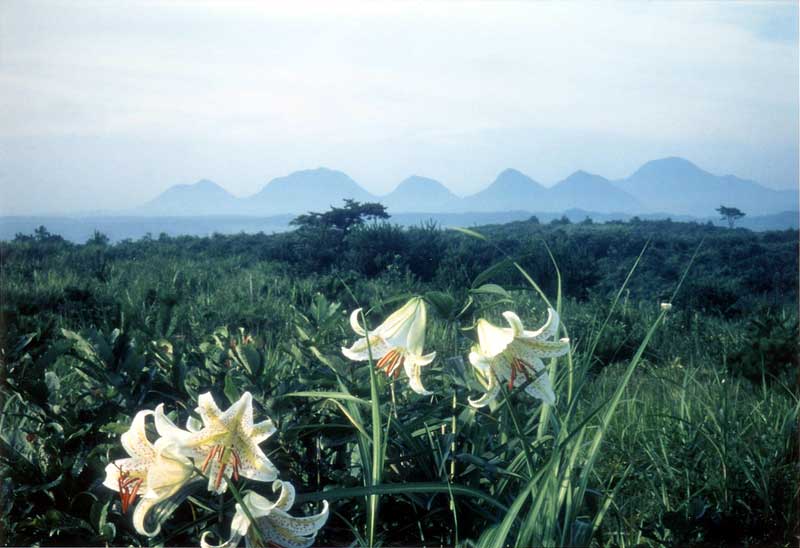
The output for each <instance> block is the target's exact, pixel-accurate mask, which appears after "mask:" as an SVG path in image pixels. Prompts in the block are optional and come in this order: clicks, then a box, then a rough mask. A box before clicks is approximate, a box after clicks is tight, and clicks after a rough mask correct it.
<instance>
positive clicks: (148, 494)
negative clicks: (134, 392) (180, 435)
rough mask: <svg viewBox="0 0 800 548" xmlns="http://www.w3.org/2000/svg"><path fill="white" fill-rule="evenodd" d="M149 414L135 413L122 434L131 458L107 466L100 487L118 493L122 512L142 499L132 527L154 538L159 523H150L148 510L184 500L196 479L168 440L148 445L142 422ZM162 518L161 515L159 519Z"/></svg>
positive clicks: (188, 462)
mask: <svg viewBox="0 0 800 548" xmlns="http://www.w3.org/2000/svg"><path fill="white" fill-rule="evenodd" d="M149 415H153V412H152V411H140V412H138V413H137V414H136V416H135V417H134V418H133V423H132V424H131V428H130V429H129V430H128V431H127V432H125V433H124V434H122V439H121V441H122V446H123V447H124V448H125V451H126V452H127V453H128V455H130V457H129V458H125V459H118V460H115V461H114V462H112V463H110V464H109V465H108V466H106V478H105V480H104V481H103V485H105V486H106V487H108V488H109V489H113V490H114V491H117V492H119V496H120V500H121V502H122V512H123V513H126V512H127V511H128V509H129V508H130V507H131V505H132V504H133V503H134V502H135V501H136V499H137V497H141V500H140V501H139V503H138V504H137V505H136V508H135V510H134V512H133V525H134V527H135V528H136V531H137V532H138V533H139V534H142V535H147V536H153V535H156V534H158V531H159V530H160V522H159V518H156V519H155V521H153V516H152V515H151V511H152V510H153V509H155V508H157V507H162V506H165V505H167V504H168V503H175V501H176V500H178V502H179V500H182V499H183V498H185V497H186V496H187V495H188V488H189V487H190V485H191V484H192V483H194V481H195V480H197V479H199V477H198V476H196V475H194V466H193V465H192V462H191V461H190V460H189V459H187V458H186V457H183V456H182V455H180V453H179V450H178V449H177V448H176V447H175V445H174V444H172V443H170V442H169V440H164V439H163V438H162V439H159V440H157V441H156V442H155V443H151V442H150V440H148V439H147V434H146V430H145V419H146V418H147V417H148V416H149ZM165 517H166V516H160V518H161V519H162V520H163V518H165Z"/></svg>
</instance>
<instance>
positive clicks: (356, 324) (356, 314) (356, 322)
mask: <svg viewBox="0 0 800 548" xmlns="http://www.w3.org/2000/svg"><path fill="white" fill-rule="evenodd" d="M360 319H361V309H360V308H356V309H355V310H353V311H352V312H351V313H350V327H352V328H353V331H355V333H356V335H358V336H359V337H366V336H367V331H366V330H365V329H364V327H362V325H361V322H360Z"/></svg>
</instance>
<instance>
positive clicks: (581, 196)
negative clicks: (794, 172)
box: [127, 158, 799, 217]
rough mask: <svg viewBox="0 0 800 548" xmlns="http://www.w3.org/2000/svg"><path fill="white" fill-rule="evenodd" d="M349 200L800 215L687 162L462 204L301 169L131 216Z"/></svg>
mask: <svg viewBox="0 0 800 548" xmlns="http://www.w3.org/2000/svg"><path fill="white" fill-rule="evenodd" d="M345 198H351V199H354V200H357V201H362V202H363V201H373V202H381V203H383V204H384V205H386V206H387V208H388V210H389V212H390V213H393V214H394V213H467V212H476V213H477V212H502V211H512V210H521V211H531V212H533V211H540V212H563V211H566V210H569V209H583V210H586V211H593V212H597V213H627V214H648V213H667V214H672V215H691V216H696V217H706V216H709V215H713V214H714V210H715V208H717V207H719V206H720V205H726V206H730V207H738V208H740V209H742V210H743V211H745V212H746V213H747V214H748V215H751V216H753V215H769V214H775V213H781V212H784V211H793V210H797V209H798V199H799V198H798V192H797V191H794V190H773V189H770V188H767V187H764V186H762V185H759V184H758V183H756V182H754V181H748V180H745V179H740V178H738V177H735V176H733V175H724V176H719V175H713V174H711V173H708V172H707V171H704V170H702V169H700V168H699V167H697V166H696V165H694V164H692V163H691V162H689V161H688V160H684V159H682V158H664V159H661V160H653V161H651V162H648V163H646V164H644V165H643V166H642V167H640V168H639V169H638V170H637V171H636V172H634V173H633V174H632V175H631V176H629V177H627V178H625V179H621V180H617V181H611V180H608V179H606V178H604V177H602V176H600V175H596V174H592V173H586V172H585V171H576V172H575V173H573V174H572V175H570V176H569V177H567V178H566V179H564V180H562V181H559V182H557V183H556V184H554V185H553V186H551V187H546V186H544V185H543V184H541V183H539V182H537V181H535V180H533V179H531V178H530V177H528V176H527V175H525V174H524V173H522V172H520V171H517V170H515V169H506V170H504V171H502V172H501V173H500V174H499V175H498V176H497V178H496V179H495V180H494V181H493V182H492V183H491V184H489V185H488V186H487V187H486V188H484V189H483V190H481V191H480V192H477V193H475V194H472V195H470V196H465V197H463V198H459V197H458V196H456V195H455V194H453V193H452V192H451V191H450V190H449V189H448V188H447V187H446V186H445V185H444V184H442V183H441V182H439V181H436V180H433V179H428V178H425V177H419V176H412V177H409V178H407V179H405V180H404V181H402V182H401V183H400V184H399V185H398V186H397V187H396V188H395V190H393V191H392V192H391V193H389V194H387V195H384V196H376V195H374V194H371V193H369V192H368V191H366V190H365V189H364V188H362V187H361V186H360V185H359V184H358V183H357V182H356V181H354V180H353V179H351V178H350V177H349V176H348V175H346V174H345V173H342V172H340V171H334V170H331V169H327V168H318V169H310V170H303V171H297V172H294V173H292V174H290V175H287V176H285V177H278V178H276V179H273V180H272V181H270V182H269V183H267V184H266V185H265V186H264V187H263V188H262V189H261V191H260V192H258V193H256V194H254V195H252V196H249V197H246V198H236V197H234V196H233V195H231V194H229V193H228V192H227V191H225V190H224V189H223V188H222V187H220V186H219V185H217V184H215V183H212V182H210V181H206V180H203V181H200V182H198V183H195V184H194V185H176V186H173V187H170V188H169V189H167V190H166V191H165V192H163V193H162V194H161V195H159V196H158V197H156V198H155V199H153V200H152V201H150V202H148V203H146V204H144V205H143V206H141V207H139V208H136V209H135V210H133V211H129V212H127V213H129V214H136V215H169V216H183V215H188V216H196V215H214V214H218V215H232V214H241V215H281V214H297V213H304V212H306V211H320V210H326V209H328V208H329V207H330V206H331V205H337V204H340V203H341V201H342V200H343V199H345Z"/></svg>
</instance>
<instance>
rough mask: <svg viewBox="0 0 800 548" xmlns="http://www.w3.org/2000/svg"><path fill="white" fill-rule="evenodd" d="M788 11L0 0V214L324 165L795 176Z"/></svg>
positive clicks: (791, 6)
mask: <svg viewBox="0 0 800 548" xmlns="http://www.w3.org/2000/svg"><path fill="white" fill-rule="evenodd" d="M797 18H798V9H797V4H796V3H795V2H792V1H787V2H768V1H758V2H752V3H748V2H713V3H712V2H709V3H700V2H663V3H657V2H653V3H650V2H648V3H644V2H642V3H635V2H625V3H622V2H619V3H591V4H590V3H579V2H572V3H561V4H555V3H524V2H518V3H497V2H492V3H488V2H487V3H467V2H439V3H428V4H422V3H413V2H402V3H401V2H396V3H378V4H375V3H370V4H366V3H344V2H335V3H327V4H323V3H318V4H304V3H293V5H292V7H287V6H283V5H281V4H278V3H275V4H268V3H262V2H259V3H246V2H236V1H233V2H194V1H192V2H189V1H187V2H180V1H173V2H164V1H151V2H124V3H122V2H120V3H115V2H105V1H103V2H27V1H26V2H15V1H11V0H4V1H3V2H2V3H0V213H6V214H22V213H47V212H56V211H67V212H75V211H85V210H100V209H120V208H126V207H130V206H132V205H137V204H138V203H141V202H144V201H146V200H148V199H150V198H152V197H153V196H155V195H156V194H157V193H158V192H160V191H161V190H163V189H165V188H166V187H168V186H169V185H172V184H176V183H188V182H194V181H196V180H198V179H201V178H210V179H212V180H215V181H217V182H218V183H220V184H221V185H222V186H224V187H225V188H227V189H228V190H230V191H231V192H233V193H234V194H236V195H239V196H245V195H248V194H252V193H254V192H256V191H257V190H259V189H260V188H261V187H262V186H263V185H264V184H265V183H266V182H267V181H268V180H270V179H271V178H273V177H277V176H281V175H285V174H287V173H289V172H291V171H294V170H297V169H305V168H313V167H317V166H320V165H324V166H327V167H331V168H334V169H341V170H343V171H345V172H347V173H348V174H350V175H351V176H352V177H353V178H354V179H356V180H357V181H358V182H359V183H361V184H362V185H363V186H364V187H365V188H367V189H368V190H370V191H372V192H375V193H385V192H388V191H390V190H391V189H392V188H393V187H394V186H395V185H396V184H397V183H398V182H399V181H400V180H401V179H403V178H405V177H406V176H408V175H411V174H418V175H425V176H428V177H433V178H436V179H439V180H441V181H442V182H443V183H445V184H446V185H447V186H449V187H450V188H451V189H452V190H453V191H454V192H456V193H458V194H462V195H463V194H468V193H471V192H475V191H476V190H479V189H480V188H482V187H484V186H485V185H486V184H488V183H489V182H491V180H493V178H494V177H495V175H496V174H497V173H498V172H499V171H501V170H502V169H504V168H506V167H515V168H517V169H520V170H521V171H523V172H525V173H527V174H529V175H530V176H532V177H533V178H535V179H537V180H539V181H540V182H542V183H544V184H548V185H549V184H552V183H554V182H556V181H558V180H560V179H562V178H564V177H566V176H567V175H569V174H570V173H571V172H572V171H575V170H577V169H584V170H587V171H591V172H595V173H599V174H601V175H604V176H606V177H609V178H620V177H624V176H627V175H628V174H630V173H631V172H632V171H633V170H635V169H636V168H637V167H639V165H641V164H642V163H644V162H645V161H647V160H650V159H654V158H659V157H664V156H683V157H686V158H688V159H690V160H692V161H693V162H695V163H697V164H698V165H700V166H701V167H703V168H705V169H707V170H709V171H711V172H713V173H718V174H726V173H733V174H736V175H739V176H742V177H746V178H751V179H755V180H757V181H759V182H762V183H763V184H766V185H768V186H772V187H775V188H790V187H793V186H796V185H797V180H798V147H799V144H798V116H800V113H799V112H798V78H799V75H798V36H797V25H798V19H797Z"/></svg>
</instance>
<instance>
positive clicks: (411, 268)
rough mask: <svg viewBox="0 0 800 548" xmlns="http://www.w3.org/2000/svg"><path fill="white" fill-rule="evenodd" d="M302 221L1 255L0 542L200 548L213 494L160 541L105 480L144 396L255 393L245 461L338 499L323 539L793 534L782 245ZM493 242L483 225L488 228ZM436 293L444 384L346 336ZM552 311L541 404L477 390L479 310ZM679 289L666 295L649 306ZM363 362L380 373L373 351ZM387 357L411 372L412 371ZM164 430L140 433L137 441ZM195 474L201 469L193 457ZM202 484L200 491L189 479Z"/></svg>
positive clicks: (686, 231) (16, 248) (737, 540)
mask: <svg viewBox="0 0 800 548" xmlns="http://www.w3.org/2000/svg"><path fill="white" fill-rule="evenodd" d="M472 230H474V232H475V233H474V234H469V233H464V232H459V231H452V230H448V231H445V230H440V229H439V228H437V227H436V226H420V227H417V228H405V229H404V228H400V227H396V226H392V225H390V224H365V225H357V224H346V225H345V226H343V227H342V226H339V227H337V226H333V225H328V224H325V223H322V224H319V223H317V224H313V223H311V224H308V225H307V226H302V227H301V228H300V229H299V230H297V231H295V232H290V233H284V234H277V235H272V236H266V235H245V234H242V235H236V236H213V237H210V238H196V237H179V238H171V237H167V236H166V235H163V236H161V237H158V238H147V239H143V240H138V241H126V242H121V243H118V244H115V245H109V244H108V243H107V241H106V240H105V238H103V237H102V235H99V234H98V235H96V237H95V238H93V239H92V240H90V241H89V242H87V243H86V244H85V245H74V244H70V243H68V242H66V241H64V240H62V239H61V238H59V237H58V236H57V235H53V234H50V233H48V232H47V231H46V230H40V231H38V232H37V233H36V234H35V235H32V236H22V235H20V236H18V237H17V238H16V239H15V240H14V241H11V242H5V243H0V259H1V260H2V295H1V297H2V299H1V300H2V316H0V321H1V322H2V323H1V324H0V334H1V335H2V339H0V351H1V352H2V353H1V354H0V359H2V378H1V379H0V383H1V384H0V387H1V388H0V390H2V392H0V393H1V394H2V405H3V413H2V418H1V419H0V420H2V428H0V443H2V448H1V450H0V477H2V483H1V485H2V495H0V501H1V504H2V519H3V523H4V526H3V527H2V528H0V535H2V536H3V538H0V540H1V541H2V542H3V543H4V544H10V545H29V544H41V545H61V546H63V545H106V544H110V545H128V544H134V545H140V544H141V545H148V544H159V543H160V544H166V545H181V546H187V545H198V544H199V542H200V537H201V535H202V534H203V533H204V532H206V531H208V532H210V535H209V536H208V537H207V539H208V540H209V542H211V543H213V544H218V543H221V542H223V541H224V540H225V539H228V537H229V535H230V529H229V527H230V523H231V517H232V516H233V514H234V507H235V504H236V502H237V498H238V497H239V496H240V494H241V493H244V492H246V491H249V490H254V491H257V492H258V493H260V494H261V495H263V496H266V497H267V498H270V499H273V498H274V495H273V493H272V490H271V488H270V485H269V484H268V483H263V482H257V481H252V480H249V479H246V478H239V480H238V481H235V480H234V481H231V483H230V485H231V489H229V490H228V491H227V492H226V493H225V494H223V495H216V494H212V493H210V492H208V491H206V490H198V491H194V492H192V493H191V495H190V496H189V497H188V498H187V499H186V500H183V501H181V504H179V505H174V506H175V507H174V508H173V507H164V508H162V509H160V513H159V516H158V519H159V520H160V521H162V522H163V523H161V531H160V532H159V534H158V535H156V536H154V537H152V538H148V537H146V536H143V535H140V534H137V532H136V531H135V530H134V527H133V525H132V520H131V511H130V510H129V511H128V512H127V513H123V511H122V510H123V509H122V504H121V500H120V496H119V494H118V493H116V492H114V491H113V490H111V489H108V488H106V487H105V486H104V485H102V483H103V481H104V478H105V472H104V469H105V468H106V466H107V465H108V464H109V463H110V462H111V461H114V460H115V459H119V458H122V457H125V456H126V455H125V451H124V450H123V448H122V446H121V444H120V435H121V434H122V433H123V432H125V431H127V430H128V429H129V428H130V426H131V421H132V420H133V417H134V416H135V415H136V413H137V412H138V411H141V410H145V409H148V410H151V409H155V408H156V406H157V405H159V404H162V403H163V404H164V408H165V410H166V411H167V412H168V413H169V415H170V417H171V418H172V419H173V420H174V421H175V423H176V424H178V425H181V426H182V425H183V424H184V423H185V421H186V419H187V418H188V417H189V416H190V415H191V414H192V410H193V408H194V407H195V405H196V402H197V400H198V397H199V395H200V394H202V393H205V392H209V391H210V392H211V393H212V394H213V396H214V399H215V400H216V402H217V404H218V405H219V406H220V407H221V408H222V409H225V408H227V407H228V406H229V405H231V404H232V403H233V402H235V401H237V400H238V399H239V398H240V397H241V396H242V394H244V393H245V392H249V393H251V394H252V396H253V403H254V408H255V420H256V421H262V420H265V419H266V418H271V419H272V420H273V421H274V423H275V426H276V427H277V431H276V432H275V433H274V434H273V435H272V436H271V437H270V438H269V439H268V440H266V441H265V442H263V443H262V444H261V448H262V449H263V451H264V453H266V455H267V457H268V458H269V459H270V460H271V462H272V463H274V465H275V466H276V467H277V469H278V470H279V473H280V478H281V479H282V480H286V481H289V482H291V483H292V484H293V485H294V486H295V488H296V490H297V493H298V497H297V502H296V503H295V506H294V508H293V509H292V511H291V512H292V515H295V516H301V515H311V514H313V513H316V512H319V511H320V509H321V508H322V503H321V501H322V500H323V499H326V500H327V501H328V502H329V504H330V516H329V518H328V520H327V523H326V524H325V525H324V527H323V528H322V529H321V530H320V531H319V533H318V535H317V537H316V543H317V544H318V545H323V546H324V545H334V546H346V545H351V544H353V543H355V544H357V545H384V546H440V545H448V546H449V545H459V546H487V547H488V546H497V547H501V546H620V547H628V546H637V545H644V546H689V545H703V546H728V545H752V546H773V545H777V546H782V545H787V546H788V545H790V544H792V543H793V542H795V541H794V540H793V539H794V538H795V537H794V535H796V534H797V532H798V531H797V525H796V524H797V523H798V506H797V504H798V503H797V501H798V460H799V459H798V454H799V453H798V452H799V449H798V429H797V424H798V423H797V419H798V409H799V406H800V400H799V399H798V388H797V376H798V314H797V299H798V292H797V279H798V272H799V271H800V270H799V269H798V232H797V231H783V232H763V233H753V232H750V231H746V230H741V229H739V230H728V229H722V228H717V227H711V226H707V225H698V224H688V223H673V222H669V221H659V222H645V221H639V220H633V221H631V222H628V223H619V222H618V223H607V224H592V223H590V222H585V223H578V224H573V223H569V222H568V221H563V222H562V221H554V222H551V223H548V224H540V223H538V222H537V221H535V220H531V221H526V222H517V223H511V224H507V225H497V226H486V227H479V228H473V229H472ZM479 236H481V237H479ZM415 295H419V296H421V297H422V298H423V299H424V302H425V303H427V330H426V335H427V336H426V340H425V352H431V351H436V358H435V360H434V361H433V362H432V363H431V364H430V365H429V366H425V367H423V368H422V381H423V383H424V385H425V388H427V389H428V390H430V391H431V392H433V395H428V396H423V395H419V394H417V393H415V392H414V391H412V390H411V389H410V388H409V384H408V379H407V378H406V375H405V374H404V373H400V375H399V377H398V378H396V379H395V378H394V377H387V376H386V375H383V374H382V373H381V372H380V371H378V370H376V368H375V367H372V366H371V364H370V363H368V362H354V361H351V360H348V359H347V358H346V357H345V356H344V355H343V354H342V351H341V348H342V347H347V346H350V345H351V344H352V343H353V341H354V340H355V339H356V338H357V335H356V334H355V333H353V330H352V329H351V326H350V323H349V322H348V315H349V314H350V312H351V311H352V310H354V309H356V308H359V307H362V308H363V311H364V313H365V318H366V322H367V324H368V326H369V328H371V329H373V328H376V327H377V326H378V325H379V324H381V322H382V321H383V320H384V319H385V318H386V317H387V316H388V315H389V314H391V313H392V312H393V311H394V310H396V309H398V308H399V307H401V306H402V305H403V304H404V303H405V302H406V301H407V300H408V299H409V298H411V297H413V296H415ZM547 301H549V302H550V304H551V305H552V307H553V308H554V309H557V310H558V312H559V315H560V317H561V321H562V323H561V327H560V331H559V334H558V337H569V339H570V349H571V350H570V353H569V354H567V355H564V356H561V357H558V358H553V359H549V360H546V365H547V371H548V373H549V376H550V378H552V381H553V388H554V392H555V395H556V401H555V404H554V405H552V406H551V405H546V404H544V403H543V402H542V401H541V400H539V399H536V398H532V397H531V396H529V395H528V394H526V393H525V392H524V391H523V390H516V389H512V390H509V386H507V384H506V383H501V386H500V393H499V395H498V397H497V399H496V400H495V401H494V402H493V403H492V404H491V405H490V406H487V407H483V408H480V409H477V408H474V407H472V406H470V404H469V402H468V400H469V398H473V399H475V398H477V397H478V396H480V395H481V394H482V393H483V392H482V388H481V385H480V383H479V382H478V380H479V379H478V378H477V377H476V374H475V370H474V368H473V367H472V366H471V365H470V361H469V360H468V355H469V353H470V349H471V347H472V346H473V345H475V344H476V341H477V335H476V330H475V326H476V322H477V321H478V320H479V319H480V318H486V319H488V320H490V321H491V322H492V323H495V324H497V325H503V319H502V316H501V313H502V312H504V311H508V310H511V311H515V312H516V313H517V314H518V315H519V317H520V318H521V320H522V322H523V323H524V325H525V327H526V329H536V328H537V327H538V326H540V325H542V324H543V322H544V321H545V318H546V317H547V308H548V303H547ZM662 302H663V303H667V302H668V303H671V304H672V308H671V309H670V310H664V309H663V308H662V307H661V303H662ZM373 365H374V364H373ZM400 370H402V368H400ZM151 434H154V432H151ZM200 464H201V463H196V464H195V466H196V467H198V468H201V466H200ZM203 485H205V484H203Z"/></svg>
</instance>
